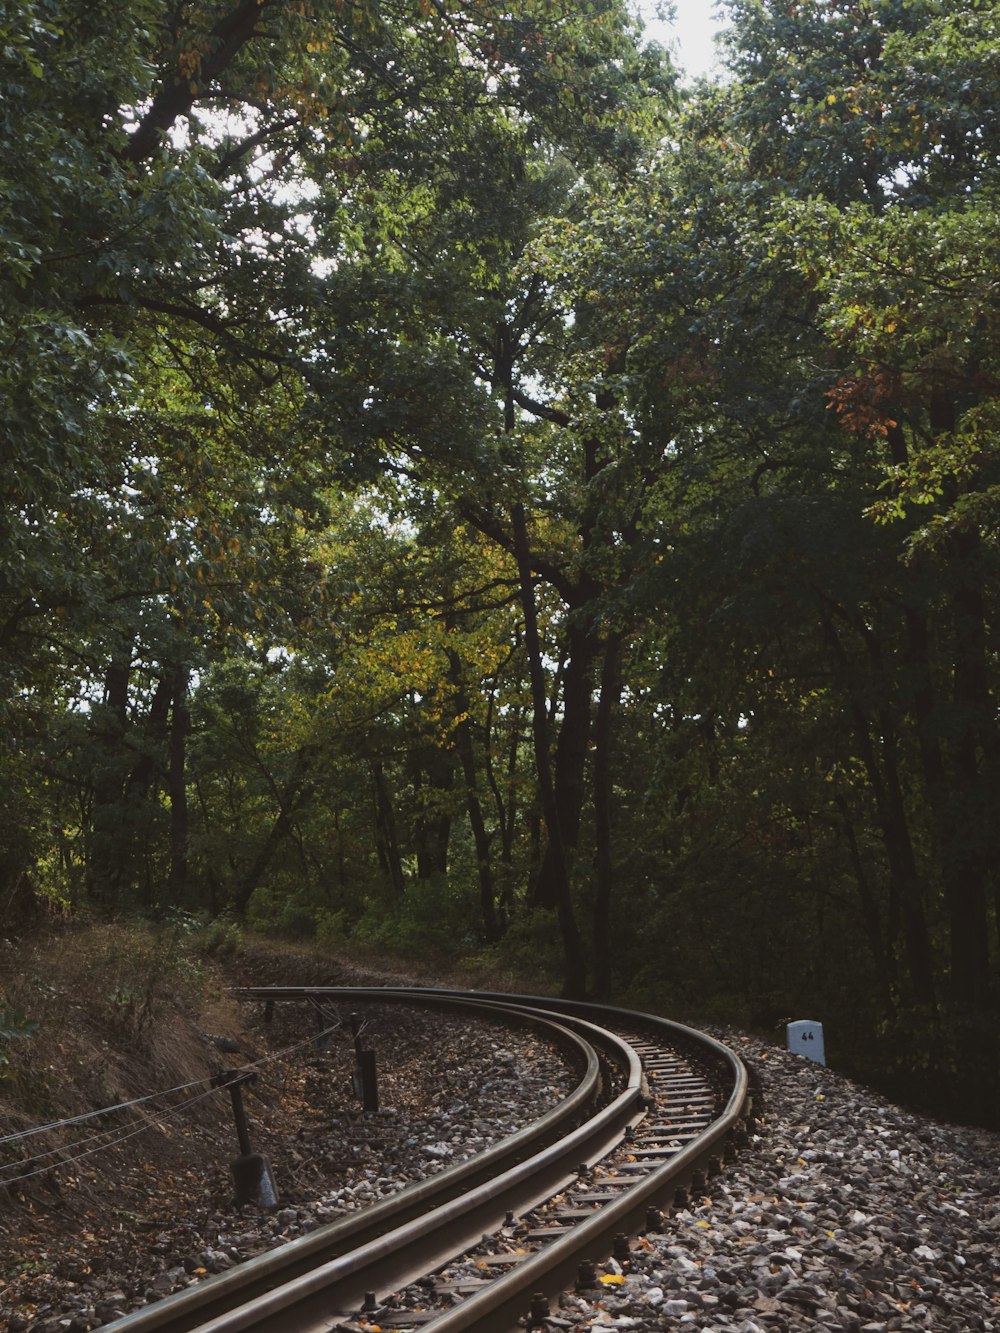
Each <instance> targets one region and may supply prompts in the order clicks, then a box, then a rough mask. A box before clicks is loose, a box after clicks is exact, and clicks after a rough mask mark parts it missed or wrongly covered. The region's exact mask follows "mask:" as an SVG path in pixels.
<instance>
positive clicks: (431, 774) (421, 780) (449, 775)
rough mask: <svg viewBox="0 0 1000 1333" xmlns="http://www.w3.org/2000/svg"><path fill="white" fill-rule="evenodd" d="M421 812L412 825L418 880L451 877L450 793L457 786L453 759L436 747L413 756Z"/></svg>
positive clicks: (414, 785) (411, 760)
mask: <svg viewBox="0 0 1000 1333" xmlns="http://www.w3.org/2000/svg"><path fill="white" fill-rule="evenodd" d="M410 766H411V771H412V774H413V788H414V791H415V793H416V795H417V801H418V810H417V814H416V816H415V818H414V821H413V840H414V844H415V849H416V854H417V878H418V879H420V880H427V879H433V878H434V876H435V875H446V874H447V873H448V843H449V841H450V840H451V810H450V809H449V808H448V807H449V805H450V802H451V792H452V789H453V787H454V785H455V768H454V761H453V759H452V756H451V755H450V754H449V753H448V752H447V751H446V750H442V749H439V748H438V747H437V746H434V745H424V746H420V747H419V748H416V749H415V750H414V751H413V753H412V754H411V756H410Z"/></svg>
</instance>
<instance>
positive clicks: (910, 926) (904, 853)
mask: <svg viewBox="0 0 1000 1333" xmlns="http://www.w3.org/2000/svg"><path fill="white" fill-rule="evenodd" d="M824 627H825V630H826V636H827V641H828V642H829V643H830V645H831V647H832V649H833V651H834V654H835V656H836V659H837V661H838V663H839V665H840V669H841V677H842V680H843V684H844V688H845V690H846V693H847V699H848V705H849V708H850V712H851V717H852V720H853V723H854V734H855V737H856V740H857V745H858V750H859V752H860V757H861V762H862V764H863V765H864V768H865V772H866V773H867V775H868V782H869V785H870V787H871V791H872V795H873V797H874V800H875V810H876V814H877V817H878V824H879V830H880V832H881V835H882V843H883V846H884V847H885V852H886V860H887V861H888V865H889V881H890V887H891V892H892V897H893V900H894V906H895V908H896V909H898V915H899V920H900V925H901V928H902V935H903V951H904V956H905V958H906V965H907V972H908V975H909V978H910V987H911V990H912V996H913V999H914V1001H916V1003H918V1004H925V1005H930V1006H933V1005H934V1004H935V1003H936V986H935V981H934V964H933V955H932V951H931V945H930V936H929V934H928V930H927V922H926V918H925V915H924V903H923V886H922V884H921V880H920V875H919V872H918V870H917V862H916V857H915V855H914V851H913V842H912V838H911V835H910V826H909V821H908V820H907V817H906V805H905V802H904V800H903V789H902V784H901V782H900V778H899V764H898V757H897V753H896V735H895V726H894V724H893V722H892V719H891V718H890V717H889V716H888V713H887V712H886V711H884V710H883V712H882V714H881V715H880V717H879V719H878V732H879V734H880V735H881V738H882V743H881V746H880V747H879V750H878V751H876V747H875V743H874V741H873V739H872V722H871V719H870V718H869V716H868V713H867V710H866V706H865V702H864V694H863V691H861V690H860V689H859V688H858V684H857V681H856V679H855V673H854V671H853V670H852V668H851V665H850V662H849V660H848V656H847V653H846V651H845V650H844V646H843V644H842V643H841V641H840V638H839V636H838V635H837V632H836V630H835V629H834V627H833V625H832V624H831V623H830V622H829V621H827V622H825V626H824ZM865 643H866V647H867V648H868V651H869V654H870V655H871V657H872V660H873V664H874V666H875V668H876V671H877V673H878V674H879V675H882V674H883V672H882V664H881V660H880V645H879V643H878V641H877V640H876V639H875V637H874V636H871V635H869V636H868V637H867V638H866V640H865ZM880 758H881V763H880V762H879V760H880ZM894 915H895V911H894V910H893V909H892V908H891V909H890V921H891V920H892V919H893V916H894Z"/></svg>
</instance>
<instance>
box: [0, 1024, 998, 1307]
mask: <svg viewBox="0 0 1000 1333" xmlns="http://www.w3.org/2000/svg"><path fill="white" fill-rule="evenodd" d="M713 1035H716V1036H718V1037H719V1038H720V1039H721V1040H723V1041H724V1042H726V1043H727V1044H728V1045H730V1046H731V1047H733V1049H735V1050H736V1051H737V1052H738V1053H739V1054H740V1055H741V1056H742V1057H743V1058H744V1059H745V1060H746V1061H747V1063H748V1065H749V1066H750V1068H751V1071H752V1073H753V1075H754V1078H755V1082H756V1083H757V1084H758V1087H759V1091H758V1093H757V1094H756V1108H755V1109H756V1111H757V1115H758V1119H757V1120H756V1122H755V1124H754V1126H753V1134H752V1138H751V1142H750V1144H749V1146H748V1147H746V1148H744V1149H742V1150H741V1152H740V1155H739V1158H738V1160H737V1161H736V1162H735V1163H734V1164H732V1165H729V1166H727V1167H726V1168H725V1169H724V1171H723V1173H722V1174H721V1175H718V1176H716V1177H714V1178H713V1179H712V1180H711V1181H710V1182H709V1186H708V1191H707V1193H706V1195H705V1196H704V1197H695V1198H693V1199H692V1200H691V1202H690V1205H689V1206H688V1207H687V1208H685V1209H683V1210H681V1211H678V1212H676V1213H674V1214H673V1215H671V1216H669V1217H668V1218H667V1219H666V1221H665V1223H664V1230H663V1231H662V1232H660V1233H650V1234H648V1235H645V1236H642V1237H640V1238H638V1239H636V1240H634V1241H633V1244H632V1258H631V1260H630V1262H629V1263H627V1264H625V1265H619V1264H617V1263H616V1262H615V1261H613V1260H608V1259H607V1258H606V1257H604V1256H594V1258H595V1259H597V1260H603V1262H598V1264H597V1274H598V1281H597V1283H596V1284H595V1285H594V1286H592V1287H588V1288H586V1289H584V1290H580V1291H573V1292H567V1293H565V1294H564V1295H563V1297H562V1298H561V1300H560V1301H558V1302H553V1304H552V1307H551V1315H552V1317H551V1319H550V1320H549V1321H548V1326H549V1327H550V1328H551V1329H553V1330H557V1329H590V1328H593V1329H602V1328H606V1329H612V1328H617V1329H631V1330H636V1331H637V1333H647V1331H648V1333H653V1330H688V1329H697V1330H702V1331H703V1333H723V1331H726V1333H729V1331H731V1330H732V1331H735V1333H791V1331H793V1330H807V1329H808V1330H815V1329H821V1330H823V1329H826V1330H829V1333H890V1331H893V1333H894V1331H896V1330H899V1333H912V1331H913V1330H933V1331H934V1333H965V1331H966V1330H977V1331H978V1330H983V1331H984V1333H987V1331H989V1330H993V1329H997V1330H1000V1201H998V1187H1000V1136H998V1135H997V1134H995V1133H991V1132H987V1131H983V1130H976V1129H972V1128H961V1127H956V1126H951V1125H943V1124H938V1123H935V1122H933V1121H929V1120H927V1119H925V1118H923V1117H921V1116H919V1115H916V1114H912V1113H910V1112H908V1111H904V1110H901V1109H900V1108H898V1107H895V1106H893V1105H891V1104H890V1103H889V1102H887V1101H885V1100H884V1099H882V1098H880V1097H879V1096H878V1095H876V1094H874V1093H872V1092H871V1091H870V1090H868V1089H866V1088H864V1087H862V1086H860V1085H858V1084H856V1083H853V1082H852V1081H850V1080H848V1079H845V1078H844V1077H842V1076H840V1075H839V1074H837V1073H835V1072H833V1071H830V1070H827V1069H824V1068H823V1067H822V1066H819V1065H817V1064H814V1063H813V1062H811V1061H809V1060H806V1059H804V1058H802V1057H800V1056H795V1055H790V1054H788V1053H787V1052H785V1051H783V1050H782V1049H780V1048H778V1047H776V1046H773V1045H769V1044H767V1043H766V1042H764V1041H761V1040H759V1039H757V1038H755V1037H750V1036H746V1035H744V1034H740V1033H734V1032H730V1031H718V1030H716V1031H714V1032H713ZM368 1036H369V1038H370V1040H371V1042H372V1044H373V1045H374V1046H376V1048H377V1049H378V1050H379V1051H380V1053H381V1057H380V1075H381V1088H382V1092H383V1106H384V1107H385V1110H384V1111H382V1112H380V1113H379V1114H378V1115H375V1116H370V1117H364V1116H362V1115H361V1114H360V1113H359V1111H358V1110H357V1109H356V1107H354V1106H353V1105H352V1104H351V1102H350V1099H349V1098H347V1097H345V1096H343V1095H342V1094H338V1095H339V1096H340V1100H339V1102H338V1101H337V1097H336V1096H334V1097H331V1098H328V1100H326V1101H325V1102H322V1103H321V1104H320V1100H321V1099H318V1098H317V1097H316V1095H315V1092H313V1093H311V1094H309V1096H308V1097H306V1099H305V1100H306V1102H308V1103H311V1104H312V1113H311V1116H307V1117H306V1120H305V1122H302V1121H301V1119H300V1122H299V1123H297V1124H295V1123H293V1120H292V1118H291V1116H290V1114H286V1115H285V1116H284V1117H278V1118H277V1120H276V1121H275V1124H274V1125H273V1127H272V1138H271V1140H270V1141H269V1142H267V1143H265V1144H263V1145H262V1146H263V1147H264V1148H265V1150H266V1151H268V1152H269V1154H270V1156H271V1158H272V1162H273V1163H274V1164H275V1169H276V1173H277V1175H278V1181H279V1187H280V1189H281V1193H282V1201H281V1205H280V1207H279V1208H278V1209H277V1210H274V1211H271V1212H261V1211H259V1210H256V1209H253V1208H246V1209H242V1210H240V1209H233V1208H232V1206H231V1205H230V1204H228V1202H227V1201H226V1200H225V1198H224V1194H225V1190H226V1182H225V1175H226V1172H225V1169H224V1166H223V1167H222V1168H216V1169H215V1172H214V1177H213V1180H214V1184H212V1182H210V1184H211V1185H212V1187H211V1188H210V1189H209V1190H207V1191H206V1195H205V1197H203V1198H201V1199H196V1200H191V1201H189V1205H188V1206H187V1207H186V1208H185V1210H184V1211H183V1213H182V1214H177V1215H171V1214H170V1213H169V1212H168V1211H166V1209H164V1210H163V1211H161V1212H154V1209H153V1208H152V1207H150V1208H149V1209H147V1210H145V1214H146V1216H145V1217H144V1219H143V1228H142V1230H141V1231H140V1232H139V1233H138V1234H137V1233H136V1232H135V1231H134V1230H132V1229H130V1228H128V1227H123V1226H122V1224H121V1221H120V1220H118V1221H117V1223H115V1224H114V1225H113V1226H112V1230H110V1231H109V1230H108V1228H107V1227H106V1226H104V1224H103V1222H102V1221H101V1219H95V1221H94V1222H93V1223H91V1224H90V1231H91V1232H92V1234H90V1235H89V1236H88V1237H87V1239H83V1238H81V1237H79V1236H70V1235H69V1234H67V1238H66V1240H67V1243H66V1245H65V1246H64V1247H63V1248H62V1250H61V1252H60V1253H59V1255H58V1256H57V1255H56V1253H55V1252H54V1251H53V1250H52V1249H51V1247H50V1249H49V1251H48V1254H49V1255H50V1256H51V1259H52V1263H51V1266H50V1267H49V1269H48V1271H41V1272H40V1271H37V1270H36V1271H35V1272H34V1273H33V1274H31V1275H28V1274H25V1275H24V1277H23V1278H22V1279H21V1280H20V1281H18V1282H16V1283H12V1284H11V1285H10V1286H9V1287H8V1288H7V1290H6V1292H4V1293H3V1296H2V1297H0V1300H2V1301H3V1302H4V1306H3V1310H2V1311H0V1329H4V1328H7V1329H10V1330H11V1331H12V1333H17V1331H18V1330H31V1333H56V1330H60V1331H61V1330H67V1329H68V1330H70V1333H85V1331H86V1330H88V1329H92V1328H94V1327H99V1326H100V1324H101V1323H103V1322H110V1320H111V1319H113V1318H114V1317H116V1316H117V1315H118V1314H120V1313H122V1311H123V1310H126V1309H129V1308H134V1307H135V1306H136V1305H137V1304H141V1303H142V1302H143V1301H146V1300H152V1299H156V1298H158V1297H159V1296H162V1295H166V1294H167V1293H168V1292H170V1291H173V1290H177V1289H179V1288H180V1287H183V1286H185V1285H187V1284H188V1283H190V1282H192V1281H195V1280H197V1279H198V1277H199V1276H200V1275H203V1274H204V1273H205V1272H217V1271H221V1270H222V1269H224V1268H227V1267H230V1266H232V1265H233V1264H236V1263H238V1262H240V1261H241V1260H243V1259H246V1258H249V1257H251V1256H252V1255H254V1254H257V1253H259V1252H260V1251H262V1250H263V1249H265V1248H267V1247H269V1246H272V1245H275V1244H280V1243H281V1242H282V1241H285V1240H289V1239H292V1238H293V1237H295V1236H297V1235H301V1234H303V1233H304V1232H306V1231H309V1230H311V1229H312V1228H314V1227H315V1226H317V1225H320V1224H322V1223H323V1222H326V1221H329V1220H331V1219H332V1218H333V1217H336V1216H338V1215H339V1214H341V1213H342V1212H344V1211H346V1210H348V1209H351V1208H356V1207H362V1206H364V1205H365V1204H367V1203H370V1202H372V1201H374V1200H375V1199H376V1198H379V1197H382V1196H383V1195H385V1194H388V1193H391V1192H393V1191H394V1190H396V1189H398V1188H400V1187H401V1186H402V1185H403V1184H405V1183H406V1182H407V1181H409V1180H413V1179H419V1178H421V1177H423V1176H426V1175H428V1174H431V1173H433V1172H435V1171H438V1170H441V1169H442V1168H443V1167H445V1166H447V1165H449V1164H451V1163H452V1162H454V1161H457V1160H459V1159H460V1158H462V1157H465V1156H467V1155H469V1154H470V1153H473V1152H476V1151H480V1150H481V1149H482V1148H484V1147H486V1146H488V1144H490V1143H492V1142H495V1141H496V1140H497V1139H498V1138H501V1137H503V1136H504V1135H505V1134H506V1133H509V1132H511V1131H512V1130H513V1129H515V1128H517V1127H518V1126H519V1125H521V1124H522V1123H525V1122H526V1121H528V1120H530V1119H532V1118H534V1117H535V1116H537V1115H538V1114H540V1113H541V1112H542V1111H543V1110H545V1109H546V1108H547V1106H548V1105H551V1104H552V1103H553V1102H554V1101H555V1100H557V1099H558V1097H559V1096H560V1095H562V1094H563V1093H564V1092H565V1090H566V1089H567V1087H568V1086H569V1084H570V1083H571V1082H572V1078H571V1076H570V1075H569V1073H568V1071H567V1070H566V1069H565V1067H564V1065H563V1062H562V1060H561V1058H560V1057H559V1056H558V1054H557V1053H556V1052H554V1051H553V1050H552V1049H551V1048H550V1047H548V1045H547V1044H546V1043H545V1042H544V1041H541V1040H539V1039H537V1038H529V1037H527V1036H521V1035H515V1034H511V1033H507V1032H503V1031H502V1030H498V1029H497V1028H496V1027H495V1026H494V1025H492V1024H488V1023H478V1022H477V1023H473V1024H471V1025H470V1024H469V1023H468V1021H467V1020H457V1019H451V1018H448V1017H446V1016H445V1015H442V1014H416V1013H413V1011H405V1016H404V1011H398V1010H395V1009H394V1008H393V1007H391V1006H389V1007H387V1008H386V1011H385V1012H383V1013H381V1014H380V1015H376V1014H375V1013H374V1011H373V1014H372V1021H371V1026H370V1028H369V1033H368ZM331 1059H333V1060H334V1062H335V1061H336V1059H340V1060H341V1063H342V1057H340V1056H337V1057H331ZM338 1068H339V1066H338ZM297 1077H298V1076H296V1078H297ZM288 1078H289V1080H290V1082H291V1083H295V1078H293V1077H292V1075H291V1074H289V1075H288ZM343 1082H344V1080H343V1078H342V1077H341V1076H340V1074H339V1073H338V1074H337V1076H336V1077H331V1070H329V1069H328V1068H326V1067H324V1065H323V1062H322V1060H320V1061H318V1062H313V1064H312V1065H311V1066H309V1067H307V1068H306V1069H305V1071H304V1072H303V1073H302V1075H301V1082H300V1084H296V1086H301V1087H302V1088H304V1089H305V1091H306V1092H308V1090H309V1086H310V1084H311V1083H315V1084H319V1085H322V1087H324V1088H327V1089H336V1088H338V1087H341V1086H342V1084H343ZM293 1091H294V1089H293ZM293 1100H294V1099H293ZM282 1129H283V1130H284V1132H285V1134H286V1135H287V1136H288V1137H287V1138H286V1139H285V1140H284V1144H285V1147H282V1146H281V1143H282V1140H280V1139H279V1138H278V1134H279V1131H281V1130H282ZM230 1132H231V1128H230ZM296 1160H297V1161H298V1166H296ZM154 1218H155V1219H156V1224H155V1226H150V1225H149V1223H150V1221H152V1220H153V1219H154ZM115 1226H116V1228H117V1236H116V1237H115V1238H114V1239H113V1238H112V1236H113V1230H114V1227H115ZM43 1258H44V1256H43ZM5 1319H6V1322H5ZM382 1327H383V1330H384V1331H387V1330H388V1329H389V1328H390V1327H391V1325H390V1324H388V1323H386V1322H385V1321H384V1320H383V1324H382Z"/></svg>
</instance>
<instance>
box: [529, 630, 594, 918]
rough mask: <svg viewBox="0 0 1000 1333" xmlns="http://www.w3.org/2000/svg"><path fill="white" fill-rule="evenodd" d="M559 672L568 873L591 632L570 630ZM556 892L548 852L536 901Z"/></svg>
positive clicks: (580, 787)
mask: <svg viewBox="0 0 1000 1333" xmlns="http://www.w3.org/2000/svg"><path fill="white" fill-rule="evenodd" d="M567 639H568V653H567V658H566V666H565V670H564V672H563V690H562V705H563V709H562V722H561V724H560V727H559V736H558V739H557V741H556V754H555V769H554V774H553V790H554V796H555V803H556V809H557V811H558V814H559V828H560V831H561V834H562V847H563V855H564V857H565V859H566V862H567V872H568V871H569V862H570V858H571V854H572V853H573V852H575V850H576V848H577V846H578V845H579V841H580V822H581V817H582V813H583V799H584V794H585V792H586V766H587V746H588V744H589V741H590V711H591V694H592V686H593V667H594V660H595V658H596V656H597V650H598V643H597V640H596V638H595V637H594V635H593V633H592V632H591V631H590V630H584V629H580V628H573V627H571V628H570V629H569V631H568V634H567ZM558 891H559V869H558V866H557V865H556V863H555V853H554V852H552V851H550V850H548V849H546V852H545V854H544V855H543V857H542V865H541V869H540V870H539V874H538V879H537V881H536V883H535V902H536V903H537V904H538V905H539V906H541V907H551V906H553V905H554V904H555V902H556V900H557V894H558Z"/></svg>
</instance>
